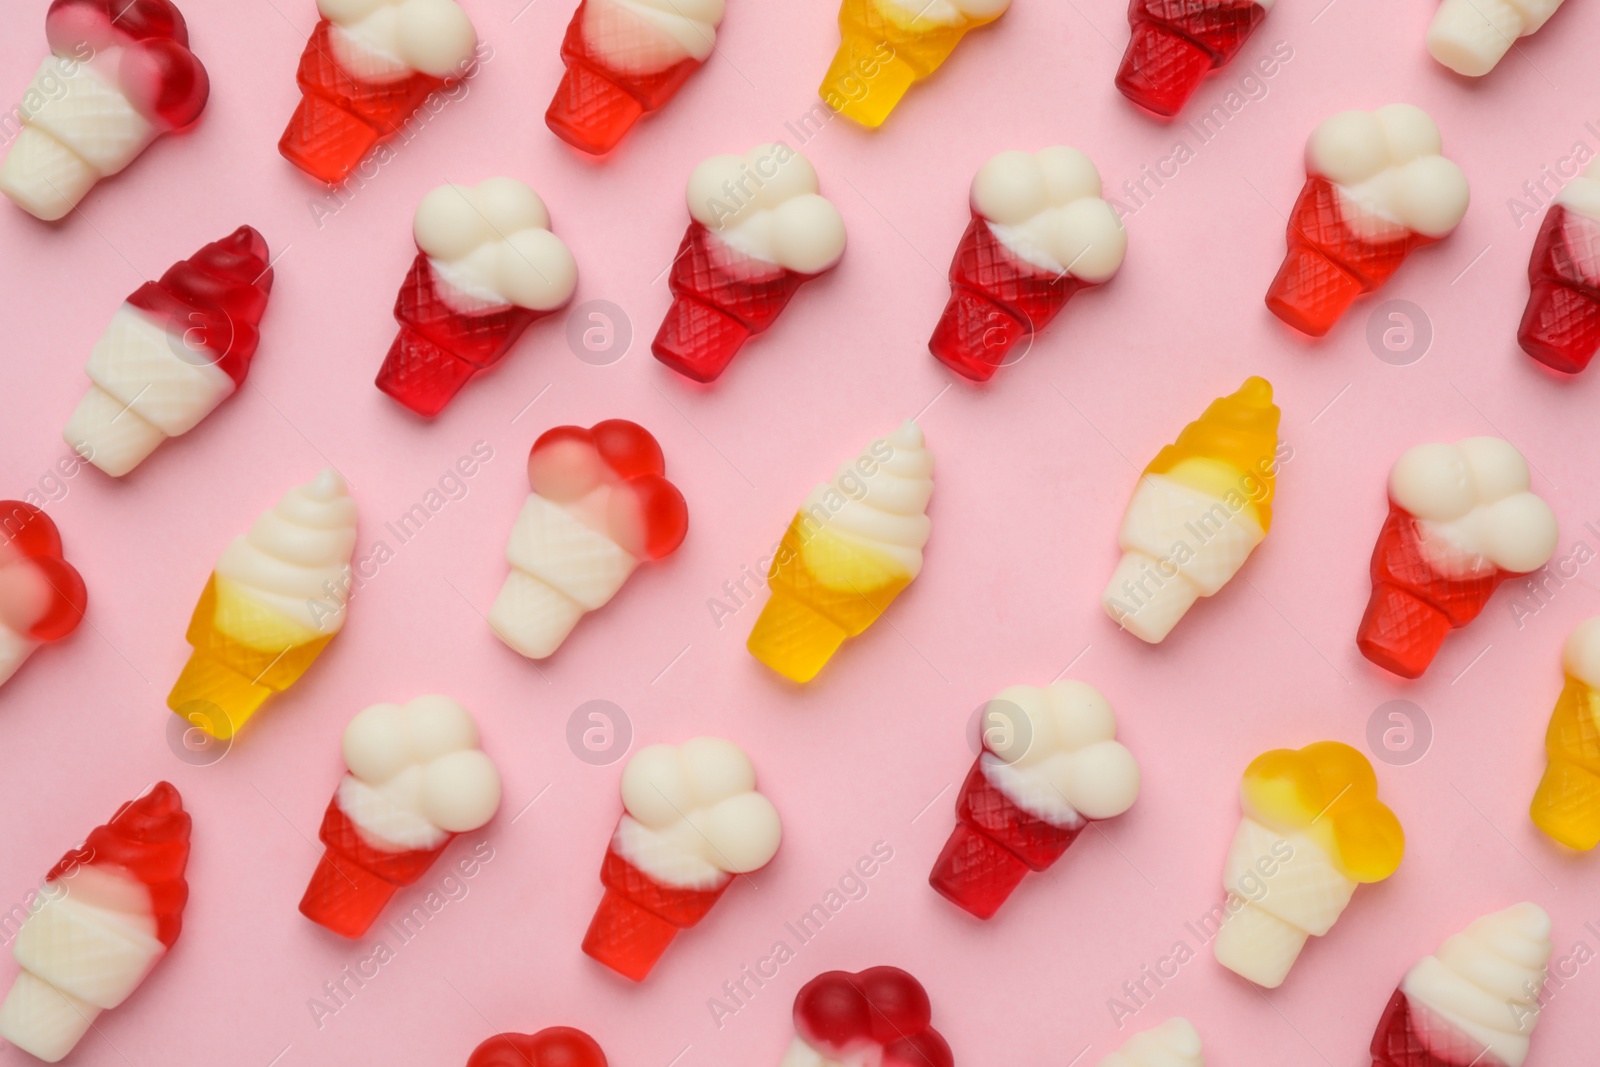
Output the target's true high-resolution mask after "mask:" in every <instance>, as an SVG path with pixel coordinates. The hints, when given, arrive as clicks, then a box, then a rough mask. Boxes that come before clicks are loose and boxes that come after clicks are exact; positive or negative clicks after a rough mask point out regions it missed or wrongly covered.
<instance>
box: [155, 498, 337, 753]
mask: <svg viewBox="0 0 1600 1067" xmlns="http://www.w3.org/2000/svg"><path fill="white" fill-rule="evenodd" d="M355 524H356V509H355V503H354V501H352V500H351V499H350V494H349V491H348V489H347V488H346V487H345V483H344V479H343V478H341V477H339V475H338V474H337V473H336V472H334V471H332V470H325V471H323V472H322V473H321V474H319V475H318V476H317V477H316V479H315V480H313V481H311V482H310V483H308V484H306V485H302V486H298V487H296V488H294V489H291V490H290V491H289V492H288V493H287V494H285V495H284V497H283V499H282V500H280V501H279V502H278V504H277V506H276V507H275V508H273V509H272V510H271V511H268V512H267V513H266V514H264V515H262V516H261V517H260V518H259V519H257V520H256V522H255V525H253V526H252V527H251V528H250V532H249V533H248V534H246V535H245V536H243V537H239V538H235V539H234V541H233V543H232V544H230V545H229V546H228V548H227V549H226V550H225V551H224V552H223V554H222V558H221V559H219V560H218V561H217V566H216V569H215V570H214V571H213V572H212V574H211V578H210V580H208V581H207V582H206V588H205V591H204V592H203V593H202V594H201V595H200V602H199V603H198V604H196V605H195V609H194V615H193V616H192V617H191V618H190V620H189V632H188V634H187V637H188V641H189V644H190V645H192V646H193V648H194V651H193V653H192V654H191V655H190V656H189V662H188V663H187V664H186V665H185V666H184V668H183V673H182V674H180V675H179V676H178V680H177V682H176V683H175V684H174V685H173V687H172V692H171V693H170V694H168V696H167V706H168V707H169V708H171V709H172V710H173V711H174V712H176V713H177V714H178V715H180V716H182V717H183V718H184V719H186V720H187V721H188V722H189V723H190V724H191V725H193V726H196V727H198V728H200V729H201V730H204V731H205V732H206V733H208V734H210V735H211V736H213V737H216V738H220V739H224V740H226V739H227V738H230V737H232V736H233V735H234V734H235V733H236V732H237V731H238V730H239V729H240V728H241V727H242V726H243V725H244V723H245V721H246V720H248V719H249V718H250V716H251V715H253V714H255V712H256V709H257V708H259V707H260V706H261V704H262V702H263V701H265V700H266V699H267V697H269V696H271V695H272V694H273V693H277V692H282V691H283V690H285V689H287V688H288V687H289V686H290V685H292V684H294V682H295V681H296V680H297V679H299V677H300V676H301V675H302V674H304V673H305V672H306V669H307V668H308V667H310V666H311V664H312V663H313V662H314V661H315V660H316V658H317V656H318V655H319V654H321V652H322V649H323V648H324V647H325V646H326V645H327V644H328V642H329V641H331V640H333V636H334V634H336V633H338V632H339V629H340V628H341V627H342V626H343V625H344V607H345V601H346V599H347V598H348V596H349V590H350V555H351V552H352V551H353V550H354V548H355V538H356V526H355Z"/></svg>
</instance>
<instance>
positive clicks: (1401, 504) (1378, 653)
mask: <svg viewBox="0 0 1600 1067" xmlns="http://www.w3.org/2000/svg"><path fill="white" fill-rule="evenodd" d="M1528 484H1529V475H1528V464H1527V461H1526V460H1524V459H1523V458H1522V454H1521V453H1520V452H1518V451H1517V450H1516V449H1515V448H1513V447H1512V446H1511V445H1509V444H1507V443H1506V442H1505V441H1502V440H1500V439H1499V438H1495V437H1469V438H1467V439H1465V440H1463V441H1458V442H1456V443H1455V444H1453V445H1448V444H1436V445H1420V446H1418V447H1416V448H1413V449H1411V450H1410V451H1408V452H1407V453H1405V454H1404V455H1403V456H1401V457H1400V459H1399V460H1398V461H1396V463H1395V465H1394V468H1393V469H1392V470H1391V471H1390V473H1389V517H1388V518H1387V519H1386V520H1385V521H1384V524H1383V529H1382V530H1381V531H1380V532H1379V534H1378V543H1377V547H1376V548H1374V549H1373V553H1372V597H1371V599H1370V600H1369V601H1368V602H1367V610H1366V614H1365V615H1363V616H1362V618H1361V626H1360V629H1359V630H1358V631H1357V635H1356V644H1357V646H1359V647H1360V649H1361V654H1362V655H1364V656H1366V657H1367V659H1369V660H1371V661H1372V662H1373V663H1376V664H1377V665H1378V666H1380V667H1382V668H1384V669H1385V670H1387V671H1391V672H1393V673H1395V674H1398V675H1400V676H1401V677H1403V678H1417V677H1420V676H1421V675H1422V673H1423V671H1425V670H1427V669H1428V665H1429V664H1430V663H1432V662H1433V658H1434V656H1435V655H1436V654H1437V653H1438V651H1439V648H1440V646H1441V645H1442V644H1443V643H1444V639H1445V636H1446V635H1447V634H1449V632H1450V631H1451V630H1452V629H1456V628H1459V627H1462V626H1465V625H1466V624H1467V623H1469V622H1471V621H1472V620H1473V619H1475V618H1477V617H1478V613H1479V612H1481V611H1482V610H1483V608H1484V605H1485V604H1487V603H1488V602H1489V597H1490V596H1492V595H1493V593H1494V591H1495V589H1497V588H1498V587H1499V585H1500V583H1501V582H1503V581H1505V580H1506V579H1507V578H1513V577H1516V576H1518V575H1520V574H1526V573H1528V572H1529V571H1534V570H1537V569H1538V568H1540V567H1542V566H1544V564H1545V563H1546V562H1547V561H1548V560H1549V558H1550V555H1551V553H1552V552H1554V551H1555V545H1556V520H1555V516H1554V515H1553V514H1552V513H1551V511H1550V507H1549V505H1547V504H1546V503H1545V502H1544V501H1543V500H1541V499H1539V498H1538V497H1537V496H1535V495H1534V494H1533V493H1531V492H1529V490H1528Z"/></svg>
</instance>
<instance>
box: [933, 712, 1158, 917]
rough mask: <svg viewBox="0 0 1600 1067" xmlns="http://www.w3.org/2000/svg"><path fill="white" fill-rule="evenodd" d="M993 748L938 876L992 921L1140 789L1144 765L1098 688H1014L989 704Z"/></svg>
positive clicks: (972, 782) (975, 773)
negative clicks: (1025, 882) (1121, 735)
mask: <svg viewBox="0 0 1600 1067" xmlns="http://www.w3.org/2000/svg"><path fill="white" fill-rule="evenodd" d="M981 726H982V737H983V747H984V752H983V753H982V754H981V755H980V756H979V757H978V759H977V762H975V763H974V764H973V765H972V770H971V771H970V772H969V773H968V774H967V780H966V781H965V782H964V783H963V784H962V786H961V794H960V796H958V797H957V798H956V818H957V820H958V822H957V823H956V828H955V831H954V832H953V833H951V835H950V840H949V841H948V842H946V843H945V846H944V851H943V852H941V853H939V859H938V861H937V862H935V863H934V865H933V873H932V874H931V875H929V877H928V881H929V883H930V884H931V885H932V886H933V888H934V889H936V890H938V892H939V893H940V894H941V895H942V896H944V897H945V898H946V899H948V900H949V901H950V902H951V903H953V904H955V905H956V906H957V907H959V908H962V909H963V910H965V911H967V912H969V913H971V914H972V915H975V916H977V917H978V918H980V919H987V918H989V917H990V916H992V915H993V914H994V913H995V912H996V911H998V910H999V908H1000V905H1001V904H1004V903H1005V901H1006V898H1007V897H1009V896H1010V895H1011V891H1012V890H1014V889H1015V888H1016V887H1017V886H1018V885H1019V884H1020V883H1021V882H1022V879H1023V877H1024V876H1025V875H1026V874H1027V873H1028V872H1029V871H1042V870H1045V869H1046V868H1048V867H1049V866H1050V865H1051V864H1053V863H1055V861H1056V860H1058V859H1060V858H1061V855H1062V853H1064V852H1065V851H1066V850H1067V848H1068V846H1070V845H1071V844H1072V842H1073V841H1074V840H1076V839H1077V837H1078V835H1079V834H1080V833H1082V832H1083V830H1084V828H1085V827H1086V826H1088V824H1089V820H1091V819H1108V818H1112V817H1114V816H1117V815H1120V814H1122V813H1123V812H1124V811H1127V810H1128V808H1130V807H1131V806H1132V805H1133V802H1134V799H1135V798H1136V797H1137V796H1138V795H1139V765H1138V764H1137V763H1135V762H1134V759H1133V755H1132V754H1131V753H1130V752H1129V751H1128V750H1127V749H1126V748H1124V747H1123V746H1122V745H1120V744H1118V743H1117V741H1116V740H1115V739H1114V738H1115V736H1116V729H1117V721H1116V716H1115V715H1113V714H1112V711H1111V705H1110V704H1108V703H1106V699H1105V697H1103V696H1101V695H1100V693H1099V692H1098V691H1096V690H1095V689H1094V687H1093V686H1089V685H1085V684H1084V683H1082V682H1072V681H1068V682H1057V683H1055V684H1054V685H1051V686H1050V687H1049V688H1046V689H1039V688H1035V687H1033V686H1025V685H1019V686H1013V687H1011V688H1010V689H1006V690H1004V691H1002V692H1001V693H1000V694H999V695H998V696H996V697H995V698H994V699H993V700H991V701H990V702H989V705H988V707H987V708H985V710H984V716H983V720H982V723H981Z"/></svg>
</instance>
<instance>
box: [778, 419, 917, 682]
mask: <svg viewBox="0 0 1600 1067" xmlns="http://www.w3.org/2000/svg"><path fill="white" fill-rule="evenodd" d="M932 474H933V456H932V454H931V453H930V452H929V451H928V450H927V448H926V446H925V445H924V442H923V438H922V430H921V429H920V428H918V426H917V425H916V424H915V423H912V422H907V423H905V424H904V425H903V426H901V427H900V428H899V429H898V430H896V431H895V432H894V433H892V434H890V435H889V436H888V437H887V438H881V439H879V440H877V441H874V442H872V444H871V445H869V446H868V447H867V449H866V451H864V452H863V453H862V454H861V455H860V457H859V458H857V459H856V460H855V461H854V462H852V463H848V464H846V465H845V466H843V467H841V468H840V469H839V473H838V474H836V475H835V476H834V478H833V481H832V482H830V483H828V484H826V485H819V486H818V487H817V488H816V489H814V490H812V492H811V495H810V496H809V497H807V498H806V502H805V503H804V504H802V505H801V506H800V510H799V511H798V512H796V513H795V517H794V519H793V520H792V521H791V522H790V523H789V528H788V530H787V531H786V532H785V533H784V535H783V541H782V543H781V544H780V545H779V547H778V552H777V555H776V556H775V557H774V559H773V563H772V568H771V570H770V572H769V573H768V575H767V584H768V586H769V587H770V588H771V590H772V597H771V599H770V600H768V601H767V605H766V607H765V608H763V609H762V611H761V617H760V618H759V619H757V620H756V625H755V629H753V630H752V631H751V632H750V640H749V642H748V643H747V645H748V647H749V649H750V654H751V655H752V656H755V657H756V659H758V660H760V661H761V662H762V663H765V664H766V665H767V666H768V667H771V668H772V669H773V670H775V671H777V672H778V673H779V674H781V675H783V676H784V677H786V678H789V679H791V680H793V681H796V682H808V681H810V680H811V679H812V678H814V677H816V675H817V672H818V671H820V670H821V669H822V667H823V664H825V663H827V662H828V660H829V658H830V657H832V655H833V653H834V652H835V651H836V650H837V649H838V647H839V645H840V644H842V643H843V642H844V639H845V638H847V637H854V636H855V635H857V634H859V633H861V632H862V631H863V630H865V629H866V628H867V627H868V626H871V625H872V624H873V623H874V622H875V621H877V618H878V616H879V615H881V614H883V611H884V609H885V608H887V607H888V606H889V604H890V602H891V601H893V600H894V598H895V597H897V596H899V595H900V591H901V590H902V589H904V588H905V587H906V586H908V585H910V584H911V581H912V579H914V578H916V576H917V574H918V573H919V572H920V571H921V570H922V546H923V545H925V544H927V542H928V530H929V523H928V517H927V514H926V511H927V506H928V498H929V496H930V495H932V493H933V480H932V477H931V476H932Z"/></svg>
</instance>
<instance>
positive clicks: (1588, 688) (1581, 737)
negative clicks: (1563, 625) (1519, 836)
mask: <svg viewBox="0 0 1600 1067" xmlns="http://www.w3.org/2000/svg"><path fill="white" fill-rule="evenodd" d="M1561 666H1562V668H1563V672H1564V675H1565V685H1563V686H1562V689H1561V696H1560V697H1558V698H1557V699H1556V707H1555V711H1554V712H1552V713H1551V715H1550V726H1549V729H1548V730H1546V731H1545V735H1544V751H1545V758H1546V760H1547V761H1548V762H1547V763H1546V765H1545V771H1544V777H1543V778H1541V779H1540V780H1539V788H1538V790H1537V791H1536V792H1535V793H1534V794H1533V806H1532V808H1531V809H1530V814H1531V815H1532V816H1533V823H1534V825H1535V826H1537V827H1538V828H1539V829H1541V830H1543V831H1544V832H1545V833H1546V834H1549V835H1550V837H1552V838H1553V839H1555V840H1557V841H1559V842H1561V843H1562V844H1563V845H1566V846H1567V847H1568V848H1576V849H1582V850H1584V851H1587V850H1589V849H1592V848H1594V847H1595V845H1597V844H1600V617H1596V618H1592V619H1585V620H1584V621H1583V622H1580V623H1579V624H1578V625H1577V626H1576V627H1575V628H1574V629H1573V631H1572V634H1571V636H1569V637H1568V638H1567V645H1566V649H1565V650H1564V651H1563V653H1562V657H1561Z"/></svg>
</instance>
